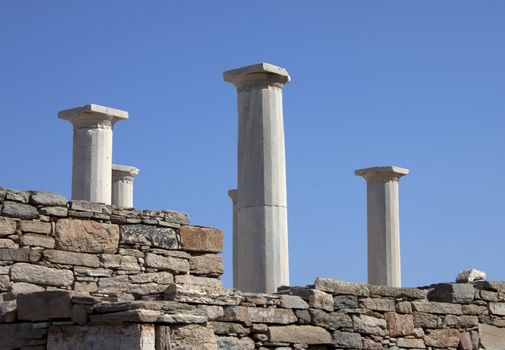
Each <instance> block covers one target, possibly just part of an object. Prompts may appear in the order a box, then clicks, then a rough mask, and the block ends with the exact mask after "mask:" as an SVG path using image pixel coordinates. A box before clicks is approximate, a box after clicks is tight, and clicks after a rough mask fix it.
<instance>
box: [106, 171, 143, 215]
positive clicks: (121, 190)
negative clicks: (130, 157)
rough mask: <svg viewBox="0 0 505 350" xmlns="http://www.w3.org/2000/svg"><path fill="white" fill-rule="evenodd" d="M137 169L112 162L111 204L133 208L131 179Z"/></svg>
mask: <svg viewBox="0 0 505 350" xmlns="http://www.w3.org/2000/svg"><path fill="white" fill-rule="evenodd" d="M138 174H139V169H137V168H135V167H133V166H126V165H117V164H112V204H113V205H115V206H117V207H118V208H133V181H134V179H135V176H137V175H138Z"/></svg>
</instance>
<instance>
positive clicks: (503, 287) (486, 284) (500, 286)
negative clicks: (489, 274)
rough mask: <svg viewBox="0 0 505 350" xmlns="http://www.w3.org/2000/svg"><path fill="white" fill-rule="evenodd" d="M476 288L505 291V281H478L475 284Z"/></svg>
mask: <svg viewBox="0 0 505 350" xmlns="http://www.w3.org/2000/svg"><path fill="white" fill-rule="evenodd" d="M474 286H475V288H477V289H482V290H489V291H491V292H502V293H505V282H498V281H492V282H490V281H478V282H475V284H474Z"/></svg>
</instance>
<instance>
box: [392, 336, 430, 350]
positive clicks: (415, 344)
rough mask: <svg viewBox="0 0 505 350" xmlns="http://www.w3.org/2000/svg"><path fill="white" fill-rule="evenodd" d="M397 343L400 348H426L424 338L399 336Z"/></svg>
mask: <svg viewBox="0 0 505 350" xmlns="http://www.w3.org/2000/svg"><path fill="white" fill-rule="evenodd" d="M396 344H397V345H398V347H400V348H407V349H425V348H426V345H424V341H423V340H422V339H410V338H398V339H397V341H396Z"/></svg>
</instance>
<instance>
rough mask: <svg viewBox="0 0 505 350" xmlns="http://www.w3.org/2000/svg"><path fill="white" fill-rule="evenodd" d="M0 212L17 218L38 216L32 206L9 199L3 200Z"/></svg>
mask: <svg viewBox="0 0 505 350" xmlns="http://www.w3.org/2000/svg"><path fill="white" fill-rule="evenodd" d="M2 213H3V214H4V215H6V216H10V217H14V218H18V219H35V218H37V217H38V216H39V213H38V211H37V208H35V207H34V206H31V205H29V204H23V203H18V202H11V201H4V204H3V208H2Z"/></svg>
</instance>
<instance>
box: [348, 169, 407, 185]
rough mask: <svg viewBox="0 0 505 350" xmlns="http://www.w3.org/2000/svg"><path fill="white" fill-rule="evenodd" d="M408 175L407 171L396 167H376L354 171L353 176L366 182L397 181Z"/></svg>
mask: <svg viewBox="0 0 505 350" xmlns="http://www.w3.org/2000/svg"><path fill="white" fill-rule="evenodd" d="M408 173H409V169H405V168H400V167H397V166H376V167H371V168H364V169H357V170H355V171H354V174H355V175H357V176H362V177H364V178H365V180H366V181H367V182H378V181H384V182H386V181H398V180H399V179H400V177H402V176H405V175H407V174H408Z"/></svg>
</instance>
